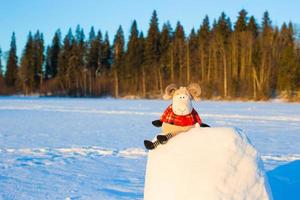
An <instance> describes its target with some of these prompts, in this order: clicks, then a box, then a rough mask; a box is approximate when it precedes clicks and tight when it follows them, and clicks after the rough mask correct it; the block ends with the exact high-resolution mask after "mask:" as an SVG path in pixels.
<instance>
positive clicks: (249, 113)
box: [0, 97, 300, 200]
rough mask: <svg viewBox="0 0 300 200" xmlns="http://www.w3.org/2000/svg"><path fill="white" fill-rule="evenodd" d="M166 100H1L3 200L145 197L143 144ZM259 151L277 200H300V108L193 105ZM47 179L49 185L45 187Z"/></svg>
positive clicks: (206, 119) (270, 104) (0, 188)
mask: <svg viewBox="0 0 300 200" xmlns="http://www.w3.org/2000/svg"><path fill="white" fill-rule="evenodd" d="M169 104H170V101H162V100H114V99H96V98H94V99H76V98H38V97H30V98H21V97H0V199H1V200H2V199H4V200H6V199H9V200H10V199H28V200H30V199H108V200H110V199H113V200H114V199H115V200H123V199H124V200H125V199H143V193H144V192H143V191H144V181H145V179H144V177H145V169H146V161H147V151H145V150H144V148H143V140H144V139H146V138H147V139H150V138H153V137H154V136H155V135H156V134H157V133H159V132H160V130H159V129H158V128H155V127H153V126H152V125H151V121H152V120H154V119H157V118H159V116H160V115H161V113H162V112H163V111H164V110H165V108H166V107H167V106H168V105H169ZM194 107H195V109H196V110H197V111H198V113H199V115H200V117H201V118H202V120H203V121H204V122H205V123H207V124H210V125H211V126H213V127H238V128H240V129H242V130H243V131H244V132H245V133H246V134H247V137H249V139H250V140H251V142H252V144H253V145H254V146H255V147H256V149H257V150H258V151H259V152H260V153H261V155H262V160H263V162H264V166H265V168H266V170H267V176H268V177H269V182H270V187H271V189H272V193H273V198H274V199H275V200H282V199H289V200H293V199H299V192H298V190H299V188H300V171H299V169H300V104H295V103H282V102H246V103H244V102H214V101H201V102H199V103H194ZM45 180H46V181H45Z"/></svg>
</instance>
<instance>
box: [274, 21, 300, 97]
mask: <svg viewBox="0 0 300 200" xmlns="http://www.w3.org/2000/svg"><path fill="white" fill-rule="evenodd" d="M280 38H281V41H280V42H281V45H280V47H281V48H280V49H281V55H280V57H279V69H278V76H277V77H278V79H277V85H278V87H277V88H278V90H279V91H281V92H285V93H286V95H288V97H291V96H292V91H295V90H296V75H297V67H298V66H299V63H298V61H297V57H296V52H295V41H294V40H295V39H294V29H293V26H292V24H291V23H289V25H286V23H283V25H282V27H281V32H280Z"/></svg>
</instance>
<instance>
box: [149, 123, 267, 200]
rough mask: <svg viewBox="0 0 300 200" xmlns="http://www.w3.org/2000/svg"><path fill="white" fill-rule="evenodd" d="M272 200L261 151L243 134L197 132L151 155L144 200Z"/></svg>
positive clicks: (218, 130)
mask: <svg viewBox="0 0 300 200" xmlns="http://www.w3.org/2000/svg"><path fill="white" fill-rule="evenodd" d="M162 199H163V200H199V199H205V200H215V199H223V200H226V199H228V200H240V199H244V200H247V199H249V200H253V199H255V200H265V199H272V195H271V192H270V189H269V184H268V181H267V178H266V176H265V174H264V170H263V165H262V162H261V159H260V156H259V155H258V153H257V151H256V150H255V148H254V147H253V146H252V145H251V144H250V142H249V140H248V138H247V137H246V136H245V135H244V134H243V133H242V132H241V131H239V130H238V129H232V128H194V129H191V130H190V131H188V132H186V133H182V134H180V135H178V136H176V137H174V138H173V139H171V140H170V141H169V142H168V143H167V144H166V145H160V146H159V147H157V149H155V150H154V151H150V152H149V154H148V162H147V170H146V178H145V191H144V200H162Z"/></svg>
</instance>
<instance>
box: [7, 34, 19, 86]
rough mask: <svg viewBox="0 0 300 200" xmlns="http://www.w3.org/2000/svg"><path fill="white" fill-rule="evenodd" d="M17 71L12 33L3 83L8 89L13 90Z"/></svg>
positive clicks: (14, 42)
mask: <svg viewBox="0 0 300 200" xmlns="http://www.w3.org/2000/svg"><path fill="white" fill-rule="evenodd" d="M17 71H18V57H17V45H16V35H15V33H14V32H13V34H12V37H11V42H10V50H9V53H8V60H7V64H6V72H5V83H6V85H7V86H8V87H11V88H14V89H16V88H15V87H16V86H17V76H18V75H17Z"/></svg>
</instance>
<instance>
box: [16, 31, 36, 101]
mask: <svg viewBox="0 0 300 200" xmlns="http://www.w3.org/2000/svg"><path fill="white" fill-rule="evenodd" d="M19 80H20V83H21V85H22V90H23V93H24V94H25V95H29V94H30V93H32V92H34V89H35V58H34V40H33V36H32V33H31V32H29V34H28V39H27V43H26V45H25V49H24V51H23V54H22V57H21V65H20V70H19Z"/></svg>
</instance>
